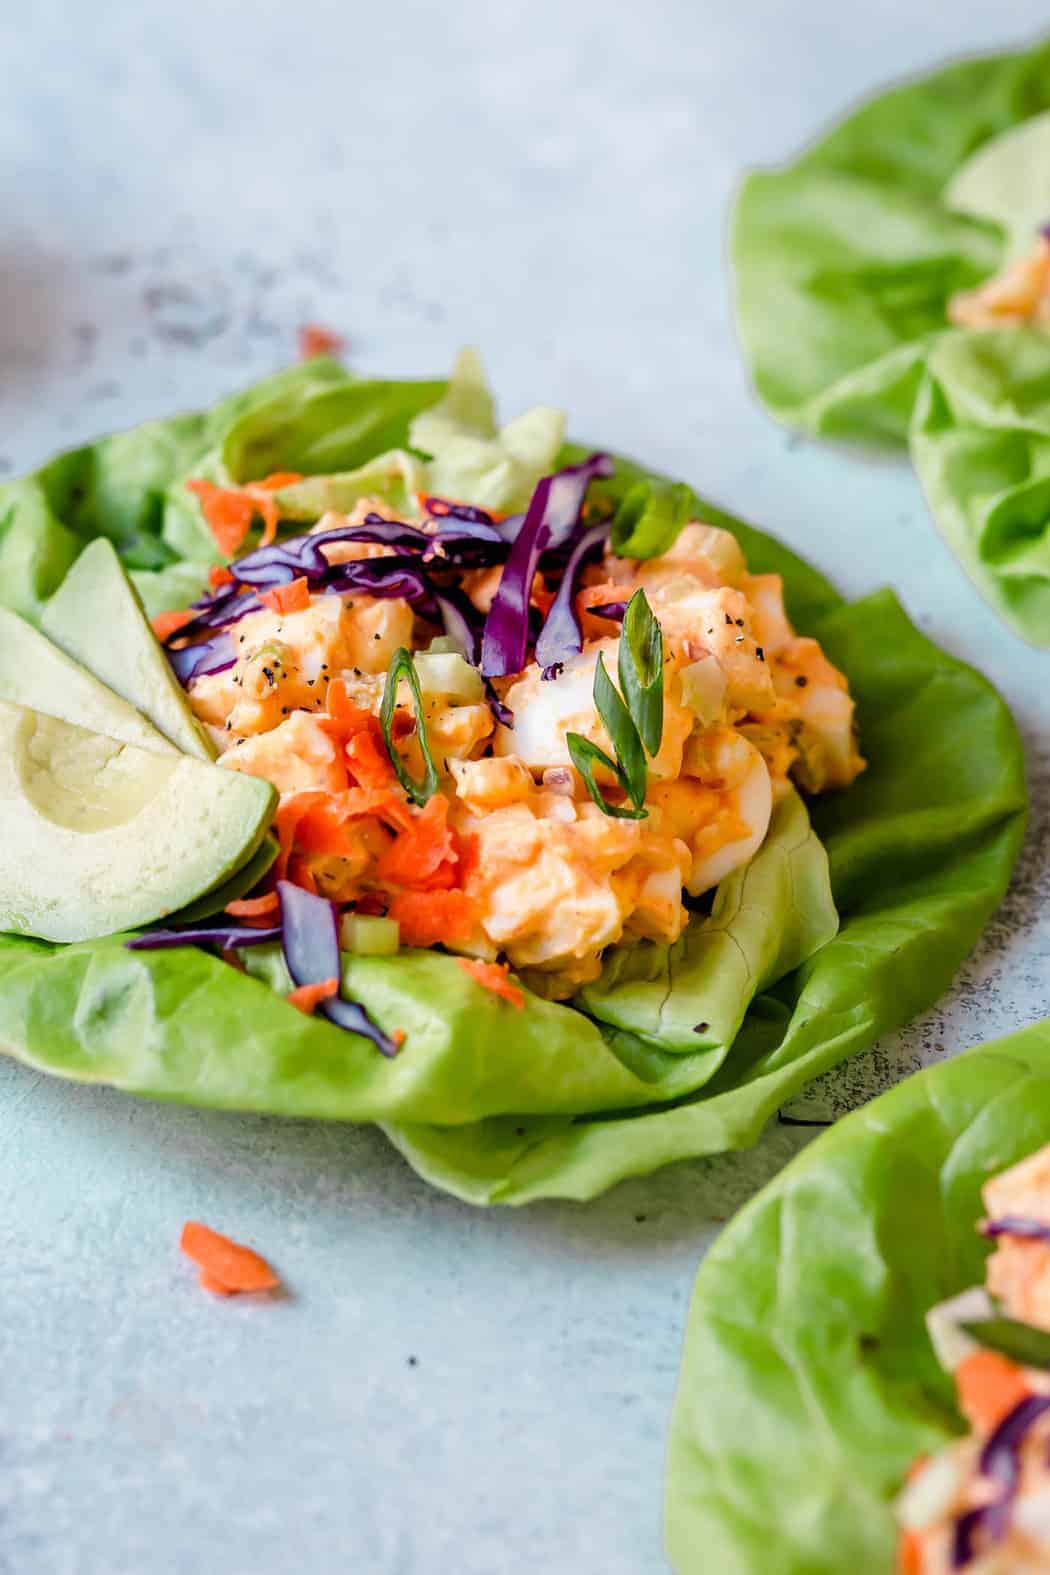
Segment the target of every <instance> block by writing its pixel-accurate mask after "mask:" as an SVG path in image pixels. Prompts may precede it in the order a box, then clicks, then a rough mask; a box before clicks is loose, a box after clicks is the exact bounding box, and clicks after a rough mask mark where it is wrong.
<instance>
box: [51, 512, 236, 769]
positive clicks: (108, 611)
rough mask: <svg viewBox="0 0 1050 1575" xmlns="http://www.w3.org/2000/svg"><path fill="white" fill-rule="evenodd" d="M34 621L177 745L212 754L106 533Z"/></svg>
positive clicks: (91, 545)
mask: <svg viewBox="0 0 1050 1575" xmlns="http://www.w3.org/2000/svg"><path fill="white" fill-rule="evenodd" d="M40 622H41V625H42V627H43V630H44V633H45V634H47V635H49V636H50V637H51V639H52V640H54V642H55V644H56V645H60V646H61V647H62V649H63V651H65V652H66V654H67V655H69V656H71V657H73V659H74V661H77V662H79V663H80V664H81V666H82V667H86V668H88V670H89V671H90V672H92V673H94V675H95V677H96V678H98V679H101V681H102V683H104V684H105V685H107V687H108V688H110V689H112V690H114V691H115V692H116V693H117V694H118V695H120V696H121V697H122V698H123V699H124V700H126V701H128V703H129V704H130V705H133V706H134V707H135V709H136V710H138V711H141V712H142V713H143V715H144V716H146V717H148V719H149V720H150V721H151V722H152V723H153V725H154V727H156V728H158V729H159V730H160V731H161V732H162V733H163V734H164V736H165V737H166V738H168V739H170V740H171V742H172V743H173V744H174V745H175V747H176V748H177V749H181V750H182V751H183V753H184V754H187V755H196V756H197V758H198V759H199V760H213V759H214V758H215V751H214V749H213V748H212V747H211V744H210V742H209V740H208V738H207V736H206V734H205V733H204V731H203V729H202V728H201V727H200V725H199V723H198V722H197V719H196V717H195V716H194V715H193V712H192V711H191V710H190V704H189V701H188V700H187V699H186V695H185V693H184V691H183V689H182V685H181V684H180V683H179V681H178V679H177V678H176V677H175V674H174V673H173V672H172V670H171V665H170V663H169V662H168V659H167V657H166V656H165V655H164V649H163V647H162V646H161V644H160V642H159V640H158V639H157V637H156V635H155V634H154V633H153V630H152V629H151V628H150V626H149V622H148V620H147V618H146V615H145V613H144V612H143V610H142V603H141V602H140V601H139V599H138V595H137V594H136V592H135V589H134V587H133V586H132V584H131V581H130V580H129V579H128V577H127V575H126V574H125V572H124V568H123V565H122V564H121V561H120V559H119V558H118V557H117V554H116V549H115V548H114V546H113V543H112V542H111V541H109V540H108V539H107V538H106V537H105V536H98V537H96V539H95V540H94V541H93V542H90V543H89V544H88V546H86V547H85V548H84V551H83V552H82V553H81V554H80V557H79V558H78V559H77V560H76V562H75V563H74V564H73V567H72V568H71V569H70V570H69V572H68V574H67V575H66V577H65V579H64V580H63V581H62V584H61V585H60V586H59V587H58V590H57V591H56V592H55V594H54V595H53V596H52V598H51V600H50V601H49V602H48V603H47V604H46V606H45V607H44V611H43V614H42V616H41V619H40Z"/></svg>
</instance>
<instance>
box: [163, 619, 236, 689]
mask: <svg viewBox="0 0 1050 1575" xmlns="http://www.w3.org/2000/svg"><path fill="white" fill-rule="evenodd" d="M164 654H165V655H166V656H167V658H168V661H169V662H170V663H171V670H172V672H173V673H174V674H175V677H176V678H177V679H178V680H179V683H180V684H181V685H182V687H183V688H184V689H185V688H186V687H187V685H188V684H190V683H191V682H192V681H193V679H194V678H205V677H207V676H208V675H209V674H211V673H224V672H226V671H227V669H228V668H230V667H233V666H234V665H235V663H236V661H237V650H236V647H235V646H234V643H233V641H232V640H231V639H230V636H229V635H228V634H227V633H226V631H225V630H223V631H221V632H220V633H219V634H213V635H212V637H211V639H210V640H202V641H201V642H200V643H199V644H198V645H184V646H182V647H181V648H180V649H179V650H178V651H172V650H170V649H168V650H167V651H165V653H164Z"/></svg>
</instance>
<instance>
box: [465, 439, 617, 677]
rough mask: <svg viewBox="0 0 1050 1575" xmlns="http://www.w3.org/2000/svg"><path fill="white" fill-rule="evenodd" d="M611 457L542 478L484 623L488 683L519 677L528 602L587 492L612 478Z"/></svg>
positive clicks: (565, 539) (568, 532) (563, 542)
mask: <svg viewBox="0 0 1050 1575" xmlns="http://www.w3.org/2000/svg"><path fill="white" fill-rule="evenodd" d="M612 470H613V463H612V460H611V459H610V458H609V456H608V454H592V455H591V456H590V458H589V459H587V460H584V462H583V464H581V465H569V466H567V467H566V468H565V469H564V470H559V471H556V472H555V473H554V475H552V476H544V477H543V480H542V481H540V482H539V484H538V485H537V487H536V490H535V491H534V492H533V494H532V498H531V500H530V502H529V506H528V509H527V510H526V513H525V519H524V521H523V522H522V526H521V529H520V530H519V532H518V534H517V536H516V537H515V540H514V542H513V544H512V546H511V549H510V554H509V556H508V558H507V562H506V564H505V565H504V568H503V574H502V577H501V579H500V583H499V589H498V590H497V591H496V594H495V596H494V597H493V600H492V607H491V609H490V611H489V615H488V617H487V619H486V620H485V634H484V638H483V640H482V647H481V671H482V673H483V674H484V675H485V677H486V678H500V677H503V676H505V675H506V674H508V673H520V672H521V670H522V668H523V667H524V666H525V662H526V660H527V657H528V647H529V597H530V594H531V591H532V581H533V576H534V575H535V573H536V570H537V569H538V567H539V562H540V558H541V557H542V555H543V554H544V553H545V552H547V551H549V550H552V549H554V548H558V547H563V546H565V545H566V543H567V542H568V541H569V540H570V539H571V537H572V534H573V532H574V530H575V529H576V527H577V526H578V524H579V520H580V512H581V510H582V508H583V501H584V498H585V497H586V495H587V488H588V487H589V486H590V484H591V482H592V481H593V480H594V479H595V478H596V477H597V476H610V475H612Z"/></svg>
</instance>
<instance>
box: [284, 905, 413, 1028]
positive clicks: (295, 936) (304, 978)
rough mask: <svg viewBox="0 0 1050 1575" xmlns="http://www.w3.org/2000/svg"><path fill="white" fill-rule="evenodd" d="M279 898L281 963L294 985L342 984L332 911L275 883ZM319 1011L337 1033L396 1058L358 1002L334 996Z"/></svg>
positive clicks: (334, 920) (322, 1002)
mask: <svg viewBox="0 0 1050 1575" xmlns="http://www.w3.org/2000/svg"><path fill="white" fill-rule="evenodd" d="M277 896H278V900H279V902H280V905H281V931H282V944H283V947H284V960H285V962H286V963H287V965H288V972H289V973H290V974H291V976H292V983H293V984H296V985H303V984H321V983H323V981H324V980H325V979H339V978H341V977H342V966H341V960H340V956H339V928H338V925H339V921H338V919H337V917H336V910H335V907H334V905H333V904H332V903H330V902H328V901H327V900H326V899H325V898H324V897H316V896H314V894H313V893H312V892H309V891H304V890H303V889H302V887H301V886H294V885H293V884H292V882H291V881H287V880H279V881H278V882H277ZM317 1010H318V1011H319V1012H320V1013H321V1014H322V1015H323V1016H325V1017H327V1018H328V1020H329V1022H331V1023H334V1024H335V1025H336V1027H338V1028H345V1029H346V1030H347V1031H348V1032H349V1033H352V1034H360V1035H362V1037H363V1038H365V1039H370V1040H371V1042H372V1043H373V1044H374V1045H375V1047H376V1049H377V1050H378V1051H379V1052H380V1054H382V1055H385V1056H395V1055H396V1054H397V1052H398V1048H399V1047H398V1046H397V1045H396V1044H395V1043H394V1041H393V1040H392V1039H390V1038H388V1037H387V1035H386V1034H384V1033H383V1031H382V1029H381V1028H378V1027H377V1026H376V1024H375V1023H374V1022H373V1021H372V1019H371V1018H370V1017H369V1015H368V1013H367V1012H366V1011H365V1009H364V1007H363V1006H359V1005H358V1003H357V1002H356V1001H344V1000H343V998H342V996H338V995H337V996H332V997H331V999H330V1000H327V1001H321V1002H320V1003H319V1004H318V1007H317Z"/></svg>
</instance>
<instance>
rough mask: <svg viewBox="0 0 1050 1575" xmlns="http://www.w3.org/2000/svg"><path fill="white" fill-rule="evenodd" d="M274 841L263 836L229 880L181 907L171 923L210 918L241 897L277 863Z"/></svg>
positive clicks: (274, 839) (194, 921) (191, 921)
mask: <svg viewBox="0 0 1050 1575" xmlns="http://www.w3.org/2000/svg"><path fill="white" fill-rule="evenodd" d="M279 851H280V850H279V848H278V846H277V840H276V838H274V837H264V838H263V840H262V841H261V842H260V844H259V846H258V847H257V848H256V850H255V852H254V853H253V854H252V856H251V858H250V859H249V860H248V862H247V864H245V865H244V866H243V868H241V869H239V870H238V871H237V873H236V874H235V875H231V876H230V877H229V879H228V880H224V881H221V882H220V883H219V885H218V886H216V887H214V888H213V890H211V891H206V892H205V893H204V896H203V897H198V899H197V901H196V902H191V903H190V904H189V905H188V906H187V907H185V908H180V909H179V911H178V913H173V914H172V915H171V922H172V923H173V924H197V923H199V922H200V920H201V919H210V918H211V916H212V914H213V913H221V912H222V911H223V909H224V908H225V906H226V904H227V903H228V902H236V901H237V899H238V898H239V897H243V896H244V894H245V892H249V891H251V889H252V887H253V886H257V885H258V884H259V882H260V881H261V880H262V878H263V876H264V875H265V874H266V872H267V870H268V869H270V868H271V867H272V865H273V864H274V863H275V862H276V859H277V854H278V852H279Z"/></svg>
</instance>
